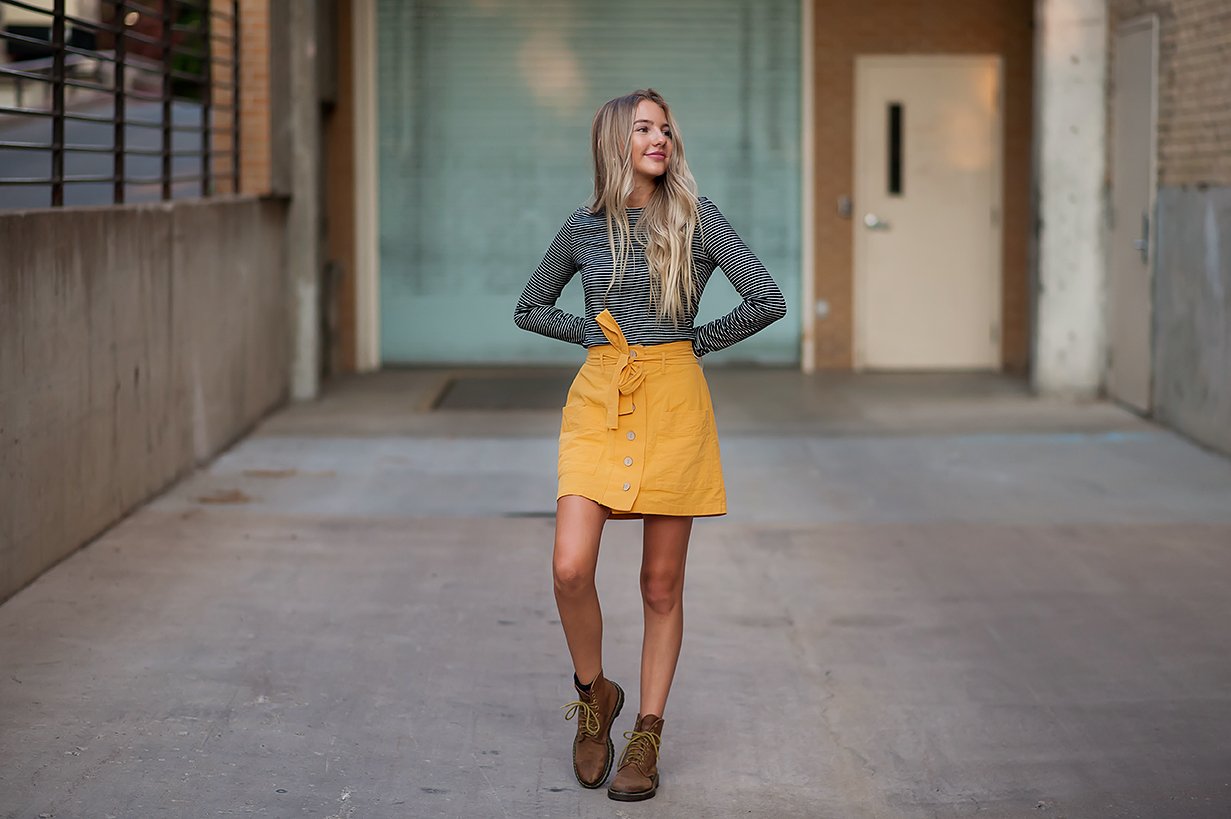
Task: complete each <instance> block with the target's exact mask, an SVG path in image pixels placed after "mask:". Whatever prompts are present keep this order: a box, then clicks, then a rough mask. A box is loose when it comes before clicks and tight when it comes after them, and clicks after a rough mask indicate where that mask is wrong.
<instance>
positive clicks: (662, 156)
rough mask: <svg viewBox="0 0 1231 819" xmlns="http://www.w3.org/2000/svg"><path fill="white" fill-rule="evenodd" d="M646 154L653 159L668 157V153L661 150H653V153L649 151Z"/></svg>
mask: <svg viewBox="0 0 1231 819" xmlns="http://www.w3.org/2000/svg"><path fill="white" fill-rule="evenodd" d="M646 156H648V157H650V158H651V159H666V158H667V155H666V154H664V153H661V152H659V151H654V152H652V153H648V154H646Z"/></svg>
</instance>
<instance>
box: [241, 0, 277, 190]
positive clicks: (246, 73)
mask: <svg viewBox="0 0 1231 819" xmlns="http://www.w3.org/2000/svg"><path fill="white" fill-rule="evenodd" d="M239 18H240V40H241V46H240V74H241V76H240V143H241V144H240V153H239V160H240V171H239V177H240V179H239V181H240V190H241V191H242V192H244V193H256V194H260V193H268V192H269V190H270V179H271V172H270V120H269V0H240V1H239Z"/></svg>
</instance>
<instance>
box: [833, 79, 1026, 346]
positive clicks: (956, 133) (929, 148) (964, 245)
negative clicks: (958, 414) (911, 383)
mask: <svg viewBox="0 0 1231 819" xmlns="http://www.w3.org/2000/svg"><path fill="white" fill-rule="evenodd" d="M1000 88H1001V65H1000V59H999V58H998V57H994V56H993V57H984V56H971V57H966V56H961V57H953V56H904V57H859V58H857V60H856V63H855V201H854V208H853V212H852V217H853V223H854V231H855V237H854V238H855V242H854V244H855V248H854V249H855V260H854V262H855V293H854V297H855V334H854V335H855V367H856V369H999V368H1000V362H1001V356H1000V276H1001V271H1000V267H1001V265H1000V256H1001V252H1000V184H1001V183H1000V168H1001V153H1002V152H1001V124H1000V123H1001V113H1000V108H1001V103H1000Z"/></svg>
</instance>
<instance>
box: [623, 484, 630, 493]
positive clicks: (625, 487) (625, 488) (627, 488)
mask: <svg viewBox="0 0 1231 819" xmlns="http://www.w3.org/2000/svg"><path fill="white" fill-rule="evenodd" d="M630 486H631V484H627V483H626V484H624V491H625V492H627V491H628V490H629V487H630Z"/></svg>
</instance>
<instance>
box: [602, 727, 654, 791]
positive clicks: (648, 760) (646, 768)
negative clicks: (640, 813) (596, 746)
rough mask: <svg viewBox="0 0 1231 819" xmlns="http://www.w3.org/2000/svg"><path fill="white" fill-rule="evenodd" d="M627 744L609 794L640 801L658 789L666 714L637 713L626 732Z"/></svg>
mask: <svg viewBox="0 0 1231 819" xmlns="http://www.w3.org/2000/svg"><path fill="white" fill-rule="evenodd" d="M624 738H625V739H627V740H628V745H626V746H625V747H624V753H623V754H621V755H620V769H619V770H618V771H616V776H615V779H614V780H613V781H612V783H611V787H610V788H608V789H607V796H609V797H611V798H612V799H615V800H617V801H620V802H640V801H641V800H642V799H650V798H652V797H653V796H654V794H656V793H658V746H659V745H661V744H662V739H663V718H662V717H660V716H656V715H655V714H646V715H645V716H641V715H640V714H638V715H637V727H636V728H634V729H633V730H631V731H625V732H624Z"/></svg>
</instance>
